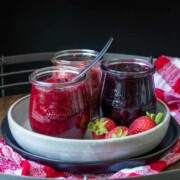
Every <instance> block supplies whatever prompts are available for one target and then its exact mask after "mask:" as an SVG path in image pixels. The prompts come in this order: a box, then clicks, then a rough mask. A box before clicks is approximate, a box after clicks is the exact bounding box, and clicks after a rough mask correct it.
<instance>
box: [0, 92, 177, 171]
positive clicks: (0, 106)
mask: <svg viewBox="0 0 180 180" xmlns="http://www.w3.org/2000/svg"><path fill="white" fill-rule="evenodd" d="M23 96H25V94H20V95H14V96H7V97H2V98H0V123H1V122H2V120H3V118H4V117H5V116H6V115H7V111H8V109H9V107H10V106H11V105H12V104H13V102H15V101H16V100H18V99H19V98H21V97H23ZM0 136H1V135H0ZM177 169H179V171H180V160H179V161H178V162H176V163H175V164H173V165H170V166H169V167H167V168H166V169H165V170H164V171H171V170H177Z"/></svg>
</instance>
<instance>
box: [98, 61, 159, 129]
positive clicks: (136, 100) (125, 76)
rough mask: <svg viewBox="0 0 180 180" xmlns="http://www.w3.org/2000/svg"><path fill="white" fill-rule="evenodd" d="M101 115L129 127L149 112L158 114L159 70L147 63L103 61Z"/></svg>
mask: <svg viewBox="0 0 180 180" xmlns="http://www.w3.org/2000/svg"><path fill="white" fill-rule="evenodd" d="M101 69H102V73H103V75H102V84H101V96H100V109H99V110H100V115H101V116H103V117H109V118H111V119H113V120H114V121H115V123H116V124H117V125H126V126H129V125H130V124H131V123H132V121H133V120H135V118H137V117H138V116H140V115H144V114H145V113H146V111H148V112H150V113H155V111H156V96H155V88H154V79H153V74H154V72H155V67H154V66H153V65H152V64H151V63H150V62H149V61H147V60H143V59H118V60H111V61H103V62H102V63H101Z"/></svg>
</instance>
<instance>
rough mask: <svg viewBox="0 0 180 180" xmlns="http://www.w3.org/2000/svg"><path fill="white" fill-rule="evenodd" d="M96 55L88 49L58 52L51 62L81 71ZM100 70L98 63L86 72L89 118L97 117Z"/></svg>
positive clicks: (96, 53)
mask: <svg viewBox="0 0 180 180" xmlns="http://www.w3.org/2000/svg"><path fill="white" fill-rule="evenodd" d="M97 55H98V52H96V51H94V50H89V49H70V50H64V51H59V52H57V53H55V54H54V56H53V58H52V59H51V62H52V63H53V64H54V65H58V66H61V65H68V66H72V67H76V68H78V69H79V70H81V69H83V68H84V67H85V66H86V65H87V64H89V63H90V61H91V60H93V59H94V58H95V57H96V56H97ZM100 81H101V69H100V61H99V62H97V63H96V64H95V65H93V67H91V68H90V69H89V70H88V71H87V91H88V92H89V93H90V94H89V95H90V96H89V99H90V114H91V118H92V117H95V116H97V115H98V107H99V104H98V102H99V94H100Z"/></svg>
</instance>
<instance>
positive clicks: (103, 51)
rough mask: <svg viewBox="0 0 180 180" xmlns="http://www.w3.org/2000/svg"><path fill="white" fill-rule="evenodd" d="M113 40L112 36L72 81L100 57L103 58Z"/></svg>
mask: <svg viewBox="0 0 180 180" xmlns="http://www.w3.org/2000/svg"><path fill="white" fill-rule="evenodd" d="M112 41H113V37H110V38H109V40H108V42H107V43H106V44H105V46H104V47H103V49H102V50H101V51H100V52H99V54H98V55H97V56H96V57H95V58H94V59H93V60H92V61H91V62H90V63H89V64H88V65H87V66H85V68H84V69H82V70H81V71H80V72H79V74H77V75H76V76H75V77H73V78H72V79H71V81H75V80H77V79H78V78H79V77H81V76H82V75H83V74H84V73H85V72H86V71H87V70H88V69H89V68H91V67H92V66H93V65H94V64H96V62H98V61H99V59H101V57H102V56H103V55H104V53H105V52H106V51H107V50H108V48H109V46H110V45H111V43H112Z"/></svg>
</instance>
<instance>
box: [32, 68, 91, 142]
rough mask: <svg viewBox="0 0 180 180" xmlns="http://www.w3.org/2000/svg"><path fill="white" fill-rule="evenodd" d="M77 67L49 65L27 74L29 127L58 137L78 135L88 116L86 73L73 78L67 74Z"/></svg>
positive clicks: (73, 73)
mask: <svg viewBox="0 0 180 180" xmlns="http://www.w3.org/2000/svg"><path fill="white" fill-rule="evenodd" d="M77 74H78V69H77V68H74V67H69V66H61V67H58V66H52V67H46V68H42V69H38V70H36V71H34V72H33V73H32V74H30V76H29V79H30V82H31V84H32V86H31V94H30V104H29V120H30V125H31V128H32V130H33V131H35V132H37V133H40V134H45V135H49V136H55V137H61V138H72V139H77V138H82V137H83V136H84V134H85V132H86V130H87V125H88V123H89V120H90V106H89V99H88V98H87V92H86V88H85V87H86V86H85V82H86V74H84V76H83V77H81V78H80V79H79V80H77V81H73V82H71V81H70V80H71V78H72V77H74V76H75V75H77Z"/></svg>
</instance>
